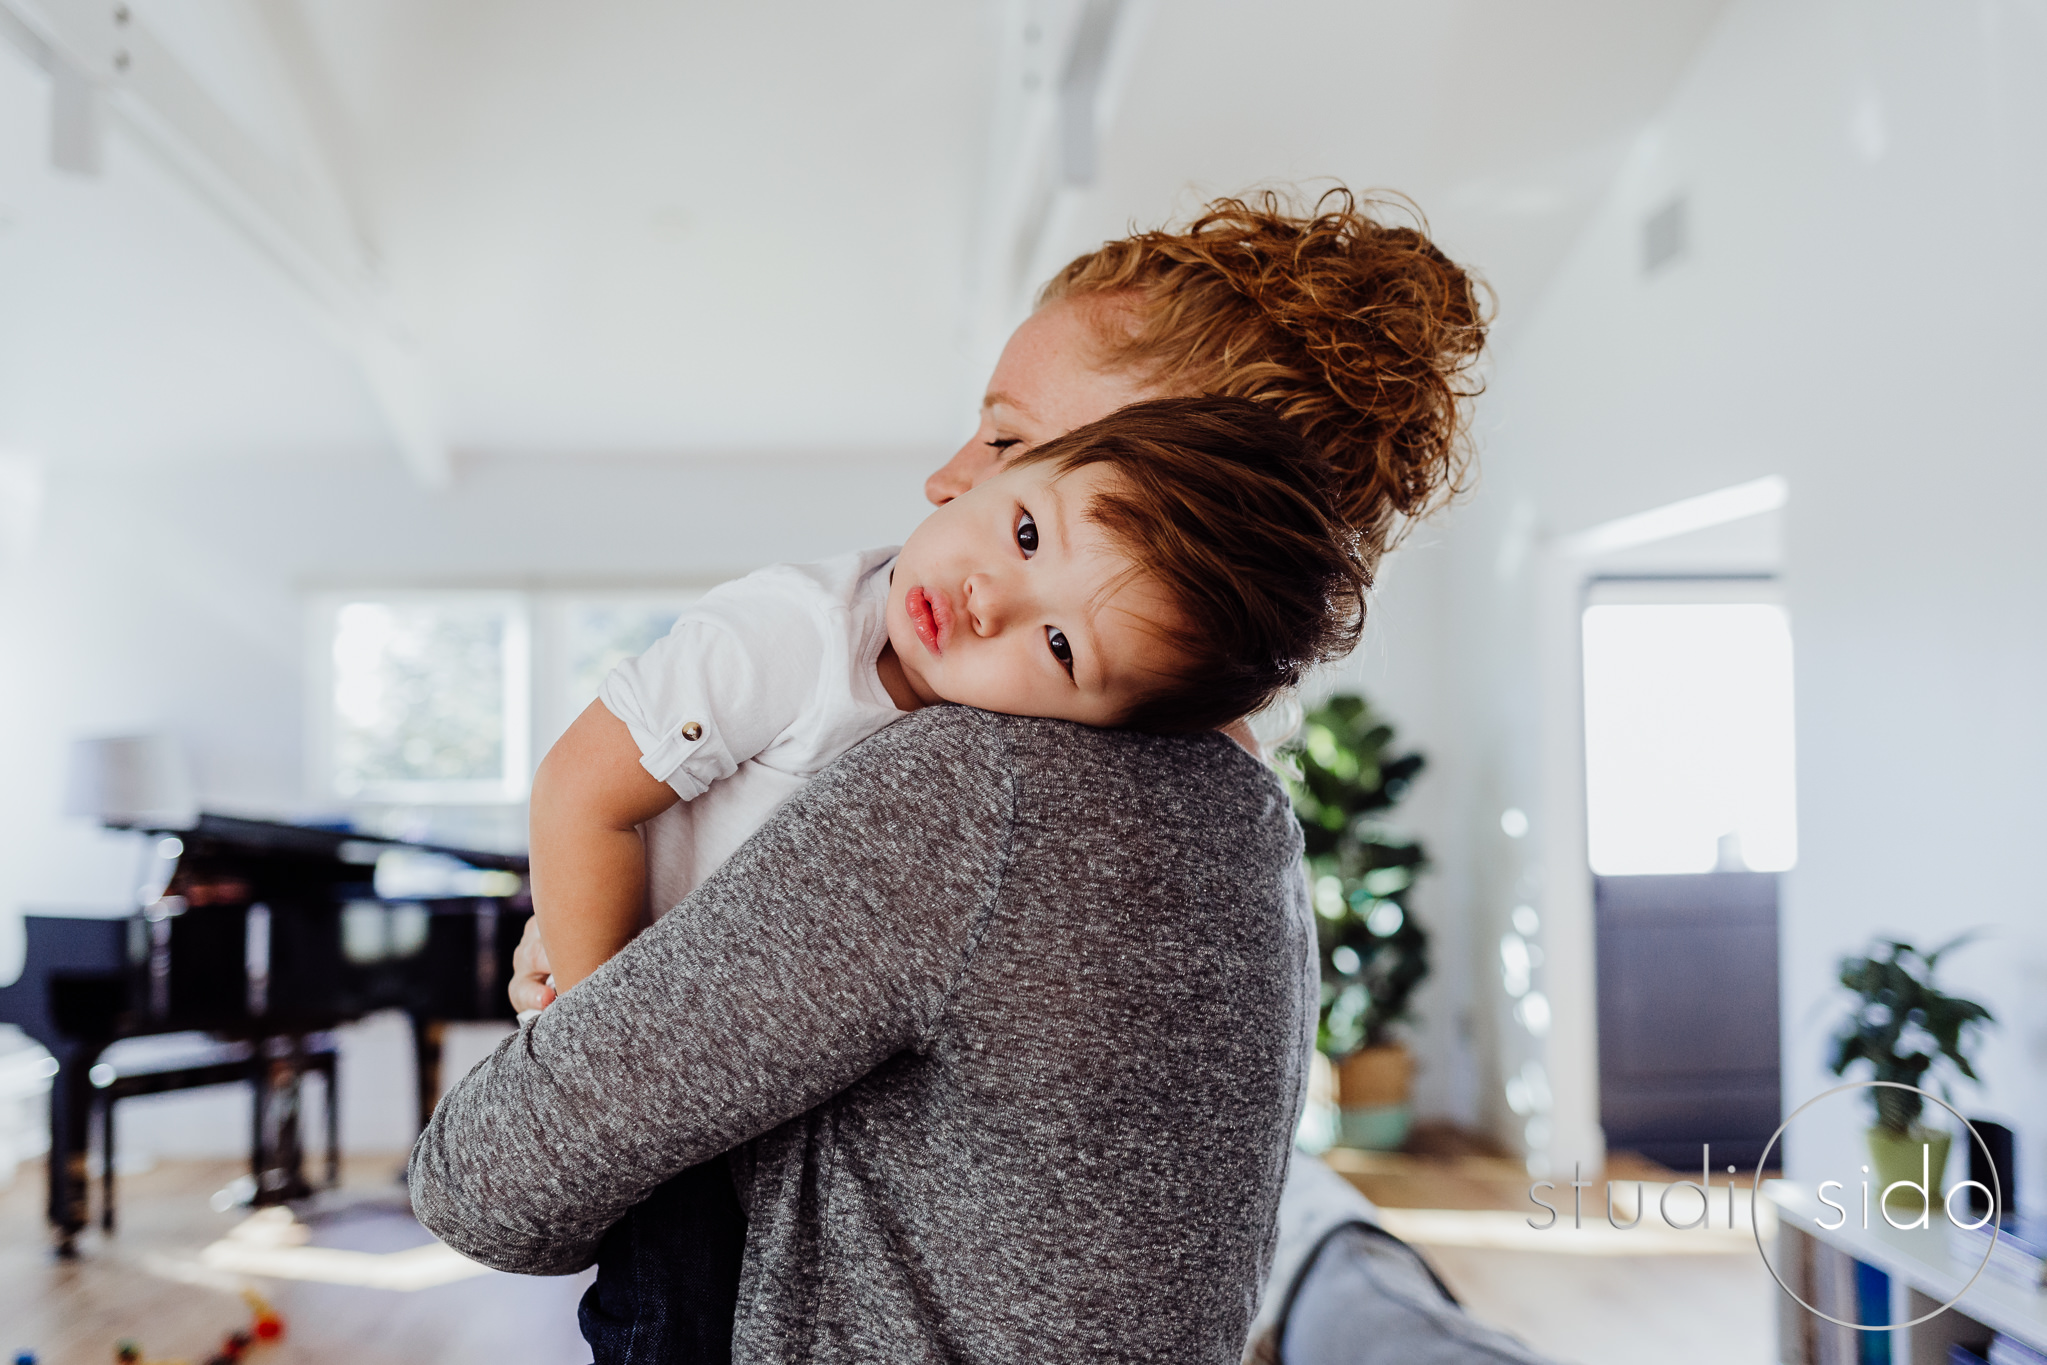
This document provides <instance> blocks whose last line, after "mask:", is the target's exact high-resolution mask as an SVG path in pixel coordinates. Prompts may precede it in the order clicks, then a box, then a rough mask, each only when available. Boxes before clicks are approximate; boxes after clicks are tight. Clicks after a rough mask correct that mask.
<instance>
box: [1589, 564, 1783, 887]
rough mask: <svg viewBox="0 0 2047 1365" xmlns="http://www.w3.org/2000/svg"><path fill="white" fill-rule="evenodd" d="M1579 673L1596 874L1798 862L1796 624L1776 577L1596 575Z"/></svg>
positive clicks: (1763, 868) (1761, 867)
mask: <svg viewBox="0 0 2047 1365" xmlns="http://www.w3.org/2000/svg"><path fill="white" fill-rule="evenodd" d="M1584 667H1585V786H1586V807H1587V808H1586V821H1587V829H1586V834H1587V841H1588V845H1589V852H1590V855H1591V861H1592V870H1593V871H1594V872H1596V873H1598V874H1600V875H1602V876H1627V875H1633V874H1641V873H1680V872H1709V871H1713V870H1715V869H1720V870H1743V869H1746V870H1751V871H1756V872H1778V871H1782V870H1784V869H1786V868H1788V867H1790V866H1791V865H1792V864H1793V863H1794V862H1795V861H1796V860H1797V856H1798V832H1797V816H1796V800H1795V786H1794V780H1793V747H1792V696H1791V626H1790V621H1789V618H1788V617H1787V616H1786V614H1785V611H1784V607H1783V605H1782V602H1781V600H1780V599H1779V595H1778V592H1777V589H1776V585H1775V584H1774V583H1773V582H1771V581H1768V580H1741V579H1717V580H1713V579H1708V580H1652V579H1642V580H1612V579H1609V580H1597V581H1595V582H1594V583H1593V585H1592V587H1591V591H1590V594H1589V597H1588V605H1587V606H1586V609H1585V615H1584Z"/></svg>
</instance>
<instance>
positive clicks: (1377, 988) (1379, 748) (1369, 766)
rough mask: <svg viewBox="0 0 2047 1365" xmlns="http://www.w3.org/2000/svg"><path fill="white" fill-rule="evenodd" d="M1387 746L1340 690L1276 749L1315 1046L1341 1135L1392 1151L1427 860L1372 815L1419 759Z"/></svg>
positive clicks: (1401, 1125) (1419, 955) (1423, 972)
mask: <svg viewBox="0 0 2047 1365" xmlns="http://www.w3.org/2000/svg"><path fill="white" fill-rule="evenodd" d="M1392 748H1393V729H1392V727H1391V726H1389V725H1387V724H1385V723H1384V722H1383V721H1381V720H1380V719H1379V718H1378V716H1376V715H1375V714H1374V713H1373V711H1372V708H1371V707H1370V706H1369V705H1368V704H1367V703H1366V702H1365V699H1364V698H1362V697H1358V696H1349V695H1345V696H1336V697H1332V698H1330V699H1329V701H1327V702H1326V703H1324V704H1323V705H1322V706H1321V707H1319V708H1317V709H1316V710H1315V711H1313V712H1311V713H1309V715H1308V716H1307V717H1306V718H1305V720H1304V722H1303V724H1302V726H1301V730H1300V733H1299V734H1298V735H1297V736H1296V737H1295V738H1294V739H1293V740H1292V741H1291V742H1289V744H1288V745H1287V746H1286V748H1285V750H1284V751H1283V756H1284V757H1285V758H1286V759H1287V760H1289V761H1290V765H1291V768H1292V772H1291V773H1290V785H1291V787H1292V789H1293V798H1294V813H1295V815H1296V816H1298V817H1299V819H1300V822H1301V832H1302V837H1303V839H1304V841H1305V844H1306V852H1307V857H1308V873H1309V883H1310V886H1311V889H1312V893H1313V896H1314V903H1315V927H1316V937H1317V939H1318V942H1319V946H1320V948H1321V965H1322V999H1321V1015H1320V1019H1319V1022H1318V1026H1317V1030H1316V1046H1317V1047H1318V1048H1319V1049H1320V1050H1321V1051H1322V1052H1323V1053H1324V1054H1326V1055H1327V1056H1328V1057H1329V1059H1330V1061H1331V1062H1332V1063H1334V1065H1335V1069H1336V1080H1337V1087H1336V1088H1337V1103H1338V1105H1339V1106H1340V1114H1341V1119H1340V1127H1339V1131H1340V1134H1341V1140H1342V1141H1343V1143H1344V1144H1345V1145H1347V1146H1352V1147H1368V1148H1374V1149H1378V1150H1391V1149H1393V1148H1396V1147H1398V1146H1399V1145H1400V1144H1401V1143H1402V1142H1403V1141H1405V1140H1406V1138H1407V1133H1408V1129H1409V1128H1410V1127H1411V1126H1412V1124H1413V1122H1414V1110H1413V1107H1412V1105H1411V1103H1410V1090H1411V1086H1412V1082H1413V1078H1414V1059H1413V1057H1412V1056H1411V1055H1410V1054H1409V1052H1408V1050H1407V1048H1406V1046H1405V1045H1404V1044H1403V1043H1402V1042H1401V1041H1400V1039H1399V1037H1398V1035H1397V1032H1396V1029H1397V1026H1398V1025H1400V1024H1402V1023H1404V1022H1407V1020H1408V1019H1409V1017H1410V1016H1409V1012H1408V1010H1409V1002H1410V1000H1411V999H1412V998H1413V995H1414V992H1415V988H1416V987H1418V986H1419V985H1421V983H1422V981H1423V980H1424V979H1426V978H1427V976H1428V974H1429V958H1428V944H1429V939H1428V934H1427V933H1426V932H1424V930H1423V929H1422V927H1421V926H1420V925H1419V924H1417V923H1416V922H1415V918H1414V915H1413V913H1412V912H1411V911H1410V910H1409V908H1408V905H1407V897H1408V894H1409V892H1410V891H1411V890H1412V888H1413V886H1414V881H1415V878H1416V876H1417V875H1419V874H1420V872H1421V871H1422V869H1423V868H1424V867H1426V866H1427V864H1428V858H1427V856H1426V855H1425V854H1424V853H1423V851H1422V847H1421V845H1420V844H1418V843H1416V842H1414V841H1413V840H1411V839H1405V838H1402V837H1400V836H1398V835H1395V834H1393V833H1391V832H1389V831H1387V830H1386V829H1384V828H1383V827H1381V826H1380V824H1379V823H1378V818H1377V817H1379V816H1380V815H1381V814H1382V813H1384V812H1385V811H1387V810H1389V809H1391V808H1392V807H1393V806H1394V805H1395V804H1396V803H1397V802H1398V801H1399V800H1400V798H1401V797H1402V796H1403V795H1405V794H1406V791H1407V788H1408V785H1409V784H1410V783H1411V782H1413V780H1414V777H1415V774H1416V773H1418V772H1420V771H1421V768H1422V763H1423V759H1422V756H1421V755H1420V754H1414V753H1408V754H1399V755H1396V754H1394V753H1393V752H1392Z"/></svg>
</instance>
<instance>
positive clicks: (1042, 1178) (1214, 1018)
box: [411, 707, 1313, 1365]
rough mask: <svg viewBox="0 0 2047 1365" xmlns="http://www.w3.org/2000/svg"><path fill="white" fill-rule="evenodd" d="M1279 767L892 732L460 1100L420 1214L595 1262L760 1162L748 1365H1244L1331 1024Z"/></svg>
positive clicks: (1195, 755) (507, 1254) (1057, 737)
mask: <svg viewBox="0 0 2047 1365" xmlns="http://www.w3.org/2000/svg"><path fill="white" fill-rule="evenodd" d="M1299 855H1300V835H1299V831H1298V830H1297V828H1296V827H1295V825H1294V821H1293V817H1292V815H1291V814H1290V813H1289V809H1288V805H1287V800H1286V795H1285V793H1284V791H1283V790H1282V789H1281V787H1280V785H1279V783H1278V782H1277V781H1276V780H1274V778H1273V777H1272V775H1271V774H1270V773H1268V772H1267V771H1265V770H1264V769H1263V768H1262V767H1260V766H1259V764H1257V763H1256V762H1255V761H1254V760H1252V759H1251V758H1250V757H1249V756H1247V755H1246V754H1245V753H1244V752H1243V751H1242V750H1240V749H1239V748H1238V747H1237V746H1236V745H1235V744H1233V743H1231V742H1230V741H1229V740H1228V739H1225V738H1223V737H1222V736H1219V735H1199V736H1188V737H1178V738H1160V737H1156V736H1145V735H1136V734H1129V733H1120V732H1111V731H1100V730H1091V729H1086V728H1083V727H1080V726H1076V725H1068V724H1064V723H1061V722H1057V721H1045V720H1028V719H1021V718H1017V717H1010V716H997V715H990V714H987V713H985V712H978V711H971V710H967V709H965V708H962V707H938V708H933V709H931V710H927V711H924V712H920V713H919V714H917V715H915V716H912V717H908V718H906V719H905V720H903V721H902V722H900V723H898V724H896V725H893V726H891V727H889V728H888V729H887V730H884V731H883V732H881V733H880V734H879V735H877V736H875V737H874V738H873V739H870V740H868V741H867V742H866V743H864V744H862V745H861V746H860V747H858V748H857V749H855V750H853V752H851V753H849V754H848V755H847V756H846V757H845V758H844V759H842V760H840V762H839V763H838V764H837V765H836V766H834V767H833V768H832V769H831V770H830V771H828V772H826V773H825V774H824V775H823V776H821V777H820V778H819V779H818V780H817V781H816V782H814V783H812V784H811V786H810V787H809V788H808V789H806V790H805V791H804V792H803V793H801V794H800V795H799V796H797V797H796V799H795V800H793V801H792V802H791V803H790V804H789V805H788V806H786V807H785V808H784V809H783V810H782V811H781V812H780V813H779V814H778V815H777V816H776V817H775V818H774V819H773V820H772V821H770V822H769V823H768V824H767V825H766V826H765V827H764V828H762V829H761V830H760V831H759V832H758V833H757V834H756V835H755V836H754V838H753V839H752V840H751V841H750V842H749V843H748V844H747V845H746V846H745V847H744V848H742V849H741V850H740V851H739V853H738V854H737V855H735V856H734V857H733V858H732V860H731V861H730V862H729V863H728V864H727V865H726V866H725V867H724V868H722V869H721V870H720V871H719V872H718V873H717V874H716V875H715V876H714V877H712V878H711V879H710V880H709V881H708V882H706V883H705V884H704V885H703V886H702V887H701V888H699V889H698V890H697V891H696V893H695V894H693V895H692V896H690V898H689V899H688V900H686V901H684V902H683V903H682V904H681V905H680V906H679V907H677V908H676V909H675V910H673V911H671V912H670V913H669V914H668V915H666V916H665V917H664V918H662V919H661V921H660V922H659V923H657V924H656V925H655V926H654V927H653V928H652V929H650V930H648V931H647V932H646V933H644V934H642V935H641V936H640V937H639V939H638V940H637V941H635V942H634V943H633V944H632V945H631V946H630V947H628V948H627V949H626V950H625V951H624V952H622V953H621V954H619V956H618V957H616V958H615V959H613V960H612V961H611V962H609V963H607V964H606V965H605V966H604V967H603V968H602V969H601V970H600V971H598V972H597V973H596V974H595V975H593V976H591V977H590V978H589V979H588V980H587V981H586V982H584V983H583V984H582V985H580V986H578V987H577V988H576V989H575V990H573V991H571V992H569V993H568V994H567V995H566V996H564V997H563V998H562V999H561V1000H560V1001H559V1002H558V1003H557V1004H555V1005H554V1006H553V1007H552V1008H550V1009H548V1010H547V1011H546V1013H545V1014H543V1015H542V1016H541V1017H540V1018H539V1019H538V1020H537V1021H536V1022H535V1023H534V1024H533V1025H532V1026H530V1027H528V1028H524V1029H521V1030H520V1031H519V1032H518V1033H516V1034H514V1035H513V1036H512V1037H510V1038H508V1039H506V1040H505V1042H504V1043H503V1045H501V1046H500V1047H499V1048H498V1049H497V1051H496V1052H495V1053H494V1054H492V1056H491V1057H489V1058H488V1059H487V1060H485V1061H484V1062H482V1063H481V1064H479V1065H478V1066H477V1067H476V1069H475V1070H473V1071H471V1072H470V1073H469V1074H468V1075H467V1076H466V1077H464V1078H463V1079H462V1081H461V1083H460V1084H458V1085H457V1086H456V1087H455V1088H454V1090H452V1091H451V1092H450V1093H449V1094H448V1096H447V1098H446V1099H444V1100H442V1101H441V1105H440V1108H439V1109H438V1110H437V1111H436V1112H435V1114H434V1118H433V1122H432V1124H431V1125H430V1126H429V1127H428V1129H427V1131H426V1132H425V1133H424V1134H423V1135H421V1137H420V1139H419V1143H418V1145H417V1146H416V1147H415V1148H414V1150H413V1154H412V1167H411V1182H412V1183H411V1188H412V1198H413V1206H414V1208H415V1209H417V1211H418V1213H419V1217H420V1220H421V1221H422V1222H424V1223H425V1224H426V1225H427V1226H428V1227H429V1228H431V1229H433V1230H434V1231H435V1232H436V1233H438V1234H440V1235H441V1236H442V1237H443V1238H445V1239H446V1240H447V1241H448V1243H449V1244H451V1245H452V1246H454V1247H455V1248H456V1249H457V1250H459V1251H462V1252H463V1253H465V1254H467V1255H469V1256H473V1257H475V1258H476V1259H477V1260H479V1261H482V1262H484V1263H485V1264H488V1265H492V1266H496V1267H498V1268H500V1269H504V1270H512V1271H520V1272H525V1273H530V1274H564V1273H568V1272H571V1271H575V1270H578V1269H580V1268H582V1267H584V1266H586V1265H589V1264H590V1263H591V1261H592V1259H593V1258H594V1256H595V1254H596V1248H597V1243H598V1240H599V1238H600V1237H601V1236H602V1235H603V1233H604V1231H605V1229H606V1228H608V1227H609V1226H610V1225H611V1224H612V1223H613V1222H615V1221H616V1220H617V1219H618V1218H620V1217H621V1216H622V1215H623V1214H624V1213H625V1211H626V1210H627V1208H628V1207H630V1206H631V1205H632V1204H634V1203H636V1202H637V1201H639V1200H640V1199H641V1198H642V1197H644V1196H645V1195H646V1194H647V1193H648V1192H649V1191H650V1190H651V1189H652V1188H653V1187H654V1186H655V1185H657V1184H659V1183H660V1182H662V1181H663V1180H666V1179H667V1178H668V1177H670V1176H672V1175H674V1174H676V1173H677V1172H679V1171H681V1170H682V1169H684V1168H685V1167H687V1166H690V1165H693V1164H695V1163H697V1162H700V1161H702V1160H704V1159H705V1158H707V1157H710V1156H712V1155H715V1154H716V1153H719V1152H723V1151H726V1150H728V1149H737V1150H736V1151H735V1152H734V1155H733V1165H734V1172H735V1180H736V1182H737V1184H738V1187H739V1193H740V1202H741V1204H742V1205H743V1206H744V1208H745V1209H746V1212H747V1217H748V1231H747V1247H746V1264H745V1270H744V1274H743V1279H742V1282H741V1285H740V1299H739V1313H738V1321H737V1324H736V1331H735V1338H734V1358H735V1360H739V1361H747V1362H762V1361H774V1362H784V1361H789V1362H793V1361H834V1362H836V1361H887V1362H904V1363H909V1362H925V1361H931V1362H938V1361H963V1362H1019V1363H1021V1362H1031V1363H1032V1365H1039V1363H1040V1362H1046V1361H1096V1360H1105V1361H1106V1360H1115V1361H1126V1360H1127V1361H1170V1362H1173V1365H1196V1363H1197V1362H1214V1363H1215V1365H1237V1362H1238V1360H1239V1356H1240V1352H1241V1351H1242V1349H1243V1344H1244V1337H1245V1332H1246V1329H1247V1327H1248V1326H1249V1324H1250V1322H1251V1318H1252V1313H1253V1311H1254V1309H1255V1308H1256V1306H1257V1299H1258V1294H1259V1289H1260V1286H1261V1284H1262V1281H1263V1276H1264V1271H1265V1268H1266V1265H1267V1262H1268V1260H1269V1258H1270V1255H1271V1248H1272V1241H1273V1236H1274V1228H1275V1218H1276V1214H1277V1209H1278V1204H1279V1194H1280V1187H1281V1185H1282V1183H1283V1182H1284V1179H1285V1176H1286V1167H1287V1153H1288V1149H1289V1146H1290V1139H1291V1135H1292V1129H1293V1124H1294V1117H1295V1114H1296V1111H1297V1109H1298V1106H1299V1102H1300V1092H1301V1087H1302V1084H1303V1075H1304V1072H1305V1062H1306V1058H1307V1049H1308V1045H1309V1028H1310V1022H1311V1020H1312V1017H1313V995H1312V992H1313V982H1312V980H1311V979H1310V977H1309V974H1308V971H1307V964H1308V962H1309V961H1310V955H1309V952H1308V947H1307V943H1308V940H1307V935H1308V934H1309V933H1310V932H1312V928H1311V925H1310V921H1309V919H1308V911H1307V906H1306V904H1305V902H1304V896H1303V894H1302V890H1303V887H1302V879H1301V875H1300V870H1299V861H1298V860H1299Z"/></svg>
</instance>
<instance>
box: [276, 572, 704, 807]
mask: <svg viewBox="0 0 2047 1365" xmlns="http://www.w3.org/2000/svg"><path fill="white" fill-rule="evenodd" d="M700 595H701V593H700V592H699V591H698V590H696V589H694V588H687V587H669V588H650V589H619V590H615V591H588V590H585V591H563V590H553V591H539V592H499V591H436V590H406V591H384V592H369V593H360V594H344V593H325V594H321V595H320V596H319V597H318V598H316V599H314V600H313V602H312V603H311V608H312V616H311V620H310V626H311V630H312V636H311V639H310V645H311V649H312V653H311V656H310V662H311V666H312V674H313V692H312V699H311V700H312V715H311V718H310V722H311V752H312V754H313V755H314V756H315V763H316V772H315V774H314V783H313V786H314V794H315V795H316V796H317V797H319V798H321V799H326V800H333V799H337V798H338V799H340V800H342V801H348V802H365V803H370V804H398V805H416V804H495V803H500V802H507V801H519V800H522V799H524V797H525V795H526V790H527V787H528V784H529V783H530V781H531V779H532V773H533V767H534V763H535V761H536V760H537V759H538V758H539V757H540V756H541V755H542V754H545V753H546V752H547V750H548V748H549V746H551V745H552V744H553V743H554V741H555V740H556V739H557V738H558V737H559V736H560V735H561V732H562V731H563V730H564V729H566V728H567V727H568V725H569V722H570V721H572V720H574V719H575V717H576V716H577V715H578V714H580V713H581V712H582V710H583V708H584V707H586V706H588V705H589V704H590V702H591V700H592V699H593V698H595V697H596V695H597V688H598V685H599V684H600V683H602V682H603V681H604V676H605V674H607V673H609V672H610V671H611V670H612V669H613V668H615V667H616V666H617V665H618V664H619V663H621V662H622V661H624V660H626V659H629V658H632V657H633V656H634V655H637V654H639V653H641V652H642V651H644V650H645V649H646V648H647V647H648V646H649V645H651V644H653V643H654V642H655V641H656V640H659V639H660V638H661V637H662V636H664V635H666V634H667V633H668V630H669V627H670V626H672V625H674V624H675V618H676V617H677V616H678V615H680V614H681V613H682V611H683V609H684V608H685V607H687V606H688V605H689V603H691V602H692V601H694V600H696V598H697V597H698V596H700Z"/></svg>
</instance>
